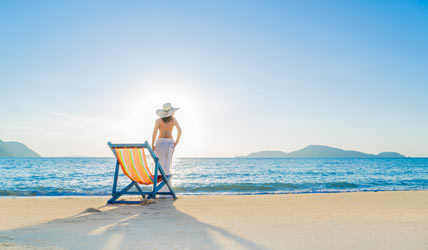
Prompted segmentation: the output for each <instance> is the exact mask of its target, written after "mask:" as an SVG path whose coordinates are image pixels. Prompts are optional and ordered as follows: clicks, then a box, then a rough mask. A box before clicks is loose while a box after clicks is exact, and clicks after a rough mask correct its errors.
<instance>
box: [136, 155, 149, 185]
mask: <svg viewBox="0 0 428 250" xmlns="http://www.w3.org/2000/svg"><path fill="white" fill-rule="evenodd" d="M132 157H133V159H134V164H135V168H136V170H137V172H138V174H139V176H140V177H141V178H140V179H141V182H140V183H141V184H151V183H150V179H149V178H148V177H147V174H146V173H145V172H144V169H143V163H142V162H141V159H140V154H139V149H138V148H133V149H132Z"/></svg>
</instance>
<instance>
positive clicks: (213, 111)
mask: <svg viewBox="0 0 428 250" xmlns="http://www.w3.org/2000/svg"><path fill="white" fill-rule="evenodd" d="M0 38H1V39H0V95H1V99H0V104H1V106H0V112H1V118H0V119H1V122H0V139H2V140H6V141H9V140H14V141H20V142H24V143H25V144H27V145H28V146H30V147H31V148H33V149H35V150H36V151H37V152H39V153H40V154H42V155H44V156H69V155H94V156H110V152H109V150H108V148H107V146H106V142H107V141H109V140H111V141H113V142H139V141H144V140H150V136H151V132H152V126H153V124H154V119H155V118H156V116H155V113H154V111H155V109H157V108H159V107H160V106H161V105H162V104H163V103H164V102H171V103H172V104H173V105H175V106H179V107H180V108H181V109H180V110H179V111H178V113H177V115H176V117H177V119H178V120H179V121H180V123H181V125H182V127H183V139H182V142H181V145H180V146H179V147H177V150H176V155H177V156H210V157H214V156H235V155H244V154H248V153H250V152H253V151H258V150H268V149H269V150H283V151H286V152H289V151H292V150H296V149H299V148H301V147H304V146H306V145H309V144H323V145H329V146H335V147H340V148H344V149H353V150H360V151H363V152H368V153H378V152H380V151H398V152H400V153H403V154H405V155H410V156H428V129H427V128H428V115H427V114H428V112H427V109H428V98H427V93H428V73H427V72H428V70H427V69H428V46H427V44H428V1H1V2H0Z"/></svg>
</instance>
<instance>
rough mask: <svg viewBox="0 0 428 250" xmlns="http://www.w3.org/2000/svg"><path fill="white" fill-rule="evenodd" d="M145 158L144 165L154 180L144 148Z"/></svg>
mask: <svg viewBox="0 0 428 250" xmlns="http://www.w3.org/2000/svg"><path fill="white" fill-rule="evenodd" d="M143 159H144V166H145V168H146V169H147V172H149V174H150V179H152V181H154V179H155V177H154V175H153V174H152V173H151V171H150V169H149V164H147V160H146V153H145V152H144V150H143Z"/></svg>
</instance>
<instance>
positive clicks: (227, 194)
mask: <svg viewBox="0 0 428 250" xmlns="http://www.w3.org/2000/svg"><path fill="white" fill-rule="evenodd" d="M419 191H428V189H425V188H421V189H407V190H405V189H400V190H385V189H380V190H349V191H334V190H333V191H324V192H316V191H315V192H311V191H294V192H293V191H291V192H290V191H277V192H254V193H250V192H248V193H244V192H242V193H239V192H229V193H227V192H221V193H220V192H219V193H215V192H212V193H208V192H205V193H178V192H176V194H177V196H179V197H186V196H235V195H236V196H252V195H288V194H293V195H295V194H342V193H378V192H419ZM64 197H71V198H73V197H75V198H83V197H88V198H91V197H111V195H109V194H99V195H97V194H76V195H68V194H66V195H57V194H55V195H0V199H16V198H64Z"/></svg>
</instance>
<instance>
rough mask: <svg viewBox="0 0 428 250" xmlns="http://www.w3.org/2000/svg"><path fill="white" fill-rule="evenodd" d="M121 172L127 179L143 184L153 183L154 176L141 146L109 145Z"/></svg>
mask: <svg viewBox="0 0 428 250" xmlns="http://www.w3.org/2000/svg"><path fill="white" fill-rule="evenodd" d="M110 148H111V150H112V151H113V153H114V155H115V156H116V159H117V161H118V162H119V165H120V167H121V169H122V171H123V173H124V174H125V175H126V176H128V177H129V179H131V180H133V181H135V182H138V183H140V184H144V185H150V184H153V180H154V176H153V174H152V172H151V171H150V168H149V165H148V164H147V160H146V154H145V152H144V147H142V146H110Z"/></svg>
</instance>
